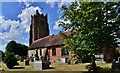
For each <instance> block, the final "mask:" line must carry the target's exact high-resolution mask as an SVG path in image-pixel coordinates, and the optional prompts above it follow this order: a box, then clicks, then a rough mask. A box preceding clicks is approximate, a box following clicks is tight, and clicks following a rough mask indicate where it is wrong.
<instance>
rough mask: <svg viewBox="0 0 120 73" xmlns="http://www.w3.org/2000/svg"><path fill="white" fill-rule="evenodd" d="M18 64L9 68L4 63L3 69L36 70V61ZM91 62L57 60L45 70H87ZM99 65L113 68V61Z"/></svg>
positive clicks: (99, 64)
mask: <svg viewBox="0 0 120 73" xmlns="http://www.w3.org/2000/svg"><path fill="white" fill-rule="evenodd" d="M18 63H19V65H18V66H14V68H13V69H8V68H7V66H6V65H5V64H4V63H2V69H3V71H35V70H34V63H33V62H30V65H28V66H25V65H24V62H18ZM88 64H89V63H79V64H70V65H68V64H65V63H60V62H55V63H53V62H52V63H51V65H50V69H45V70H43V71H87V69H86V68H85V66H86V65H88ZM97 66H100V67H101V68H103V69H106V70H108V69H110V68H111V63H102V62H97Z"/></svg>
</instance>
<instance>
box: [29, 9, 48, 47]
mask: <svg viewBox="0 0 120 73" xmlns="http://www.w3.org/2000/svg"><path fill="white" fill-rule="evenodd" d="M48 35H49V26H48V20H47V14H46V15H45V16H44V15H43V14H40V13H39V12H38V10H36V14H35V15H34V16H32V15H31V25H30V39H29V45H31V44H32V42H34V41H35V40H38V39H40V38H42V37H45V36H48Z"/></svg>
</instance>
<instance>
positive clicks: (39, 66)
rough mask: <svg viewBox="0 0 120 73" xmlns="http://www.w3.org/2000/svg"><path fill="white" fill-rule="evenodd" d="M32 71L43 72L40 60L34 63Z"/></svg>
mask: <svg viewBox="0 0 120 73" xmlns="http://www.w3.org/2000/svg"><path fill="white" fill-rule="evenodd" d="M34 69H35V70H43V67H42V60H39V61H34Z"/></svg>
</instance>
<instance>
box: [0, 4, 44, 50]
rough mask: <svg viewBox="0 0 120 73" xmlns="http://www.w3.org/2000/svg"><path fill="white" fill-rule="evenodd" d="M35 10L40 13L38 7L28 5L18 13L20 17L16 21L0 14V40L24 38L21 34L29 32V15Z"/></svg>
mask: <svg viewBox="0 0 120 73" xmlns="http://www.w3.org/2000/svg"><path fill="white" fill-rule="evenodd" d="M36 10H38V11H39V12H40V13H42V12H41V9H40V8H39V7H34V6H30V7H27V8H25V9H24V10H22V13H21V14H19V15H18V18H19V19H20V20H18V21H16V20H11V19H8V20H6V19H5V17H4V16H0V20H2V21H0V41H2V42H3V41H4V42H6V43H7V42H9V41H10V40H15V41H17V42H18V41H21V40H24V39H26V38H24V35H23V34H24V33H29V30H30V27H29V26H30V24H31V15H34V14H35V13H36ZM3 31H4V32H3ZM28 39H29V38H28ZM1 47H2V46H1ZM1 47H0V48H1ZM2 48H3V47H2Z"/></svg>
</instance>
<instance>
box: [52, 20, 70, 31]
mask: <svg viewBox="0 0 120 73" xmlns="http://www.w3.org/2000/svg"><path fill="white" fill-rule="evenodd" d="M59 22H64V23H65V24H67V23H70V21H64V20H63V19H59V20H57V21H56V22H55V25H54V26H53V29H54V30H61V29H62V27H61V26H59Z"/></svg>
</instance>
